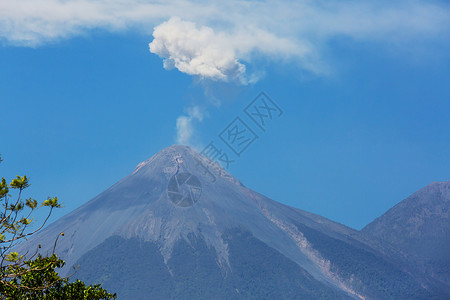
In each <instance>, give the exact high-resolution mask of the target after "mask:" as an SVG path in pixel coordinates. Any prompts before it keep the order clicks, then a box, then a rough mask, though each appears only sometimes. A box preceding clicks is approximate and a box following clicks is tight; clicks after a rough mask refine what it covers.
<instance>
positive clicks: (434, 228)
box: [362, 181, 450, 290]
mask: <svg viewBox="0 0 450 300" xmlns="http://www.w3.org/2000/svg"><path fill="white" fill-rule="evenodd" d="M362 231H363V232H364V233H366V234H368V235H371V236H375V237H377V238H378V239H379V240H382V241H384V242H387V243H390V244H391V245H392V246H393V247H395V248H397V249H399V250H400V251H401V252H402V253H403V255H404V256H405V257H406V259H407V260H408V261H409V262H410V263H411V264H413V265H415V266H417V267H418V270H419V271H422V272H424V273H426V274H428V275H430V276H431V277H433V278H434V279H436V280H437V281H439V282H441V283H442V284H443V285H444V286H446V287H447V289H448V290H450V181H447V182H435V183H432V184H430V185H428V186H426V187H425V188H423V189H421V190H420V191H418V192H416V193H414V194H412V195H411V196H409V197H408V198H407V199H405V200H403V201H402V202H400V203H399V204H397V205H396V206H394V207H393V208H391V209H390V210H388V211H387V212H386V213H385V214H383V215H382V216H381V217H379V218H377V219H376V220H375V221H373V222H372V223H370V224H369V225H367V226H366V227H365V228H363V230H362Z"/></svg>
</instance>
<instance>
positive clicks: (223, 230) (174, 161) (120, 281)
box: [21, 146, 439, 299]
mask: <svg viewBox="0 0 450 300" xmlns="http://www.w3.org/2000/svg"><path fill="white" fill-rule="evenodd" d="M60 232H64V233H65V237H64V238H62V239H60V240H59V241H58V245H57V249H56V253H57V254H58V255H60V256H61V257H62V258H63V259H64V260H66V267H65V268H63V269H62V270H61V273H62V275H67V274H69V273H71V271H72V269H71V267H72V266H79V269H78V271H77V273H76V275H75V277H77V278H80V279H81V280H83V281H86V282H89V283H102V284H103V286H104V287H105V288H106V289H108V290H111V291H117V293H118V295H119V299H433V298H436V299H437V298H438V297H439V294H438V292H436V291H437V288H436V286H435V282H434V281H433V279H429V278H428V277H424V276H425V275H423V276H422V275H417V274H414V275H411V274H412V272H411V270H412V269H411V268H409V267H408V266H407V265H406V260H403V258H402V257H403V256H402V255H403V254H402V253H401V251H397V250H396V249H395V248H394V247H392V246H391V244H384V243H383V242H382V241H380V240H379V239H377V238H375V237H372V236H370V235H368V234H364V233H362V232H360V231H357V230H353V229H351V228H348V227H346V226H344V225H341V224H338V223H335V222H333V221H330V220H328V219H326V218H323V217H321V216H318V215H315V214H311V213H308V212H306V211H302V210H299V209H296V208H292V207H289V206H286V205H283V204H281V203H278V202H276V201H273V200H271V199H268V198H267V197H265V196H263V195H261V194H258V193H257V192H254V191H252V190H251V189H249V188H247V187H245V186H244V185H243V184H242V183H241V182H240V181H239V180H237V179H235V178H234V177H233V176H231V175H230V174H229V173H227V172H225V171H224V170H223V169H221V168H220V167H219V166H218V165H216V164H214V163H211V162H210V161H209V160H208V159H206V158H204V157H203V156H201V155H200V154H198V153H197V152H195V151H194V150H192V149H190V148H189V147H185V146H172V147H169V148H166V149H164V150H162V151H161V152H159V153H157V154H156V155H154V156H153V157H152V158H150V159H149V160H146V161H144V162H142V163H140V164H139V165H138V166H137V167H136V169H135V170H134V172H133V173H132V174H130V175H128V176H127V177H125V178H124V179H122V180H121V181H119V182H117V183H116V184H114V185H113V186H111V187H110V188H109V189H107V190H106V191H104V192H103V193H101V194H100V195H98V196H97V197H95V198H94V199H92V200H90V201H89V202H87V203H86V204H84V205H83V206H81V207H80V208H78V209H76V210H75V211H73V212H71V213H69V214H68V215H66V216H64V217H62V218H61V219H59V220H58V221H56V222H55V223H53V224H51V225H49V226H48V227H47V228H46V229H44V230H42V231H41V232H40V233H39V234H37V235H35V236H34V237H33V238H32V239H30V240H29V241H28V242H27V243H26V244H25V245H22V246H21V247H22V250H23V249H26V248H29V247H33V246H35V245H36V244H37V243H40V244H42V245H46V246H48V248H47V249H43V251H50V250H51V248H52V247H53V242H54V239H55V237H56V236H57V235H58V234H59V233H60Z"/></svg>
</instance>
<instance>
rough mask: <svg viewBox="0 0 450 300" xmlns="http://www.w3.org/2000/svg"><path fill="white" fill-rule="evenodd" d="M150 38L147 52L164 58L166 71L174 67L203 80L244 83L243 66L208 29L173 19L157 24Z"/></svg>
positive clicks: (224, 41) (224, 40) (219, 35)
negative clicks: (152, 38) (151, 39)
mask: <svg viewBox="0 0 450 300" xmlns="http://www.w3.org/2000/svg"><path fill="white" fill-rule="evenodd" d="M153 37H154V40H153V41H152V42H151V43H150V44H149V46H150V52H152V53H154V54H157V55H159V56H160V57H162V58H163V59H164V68H165V69H167V70H170V69H172V68H177V69H178V70H179V71H181V72H183V73H186V74H189V75H196V76H199V77H200V78H202V79H211V80H214V81H227V82H228V81H238V82H240V83H243V84H245V83H247V80H246V79H245V78H244V74H245V66H244V65H243V64H241V63H240V62H239V61H238V59H237V58H236V54H235V50H234V48H233V45H231V44H230V43H228V40H229V39H228V38H227V37H225V36H224V34H222V33H216V32H214V30H213V29H212V28H210V27H207V26H201V27H198V26H197V25H196V24H195V23H193V22H187V21H182V20H181V19H180V18H178V17H173V18H171V19H170V20H169V21H167V22H164V23H162V24H161V25H158V26H157V27H156V28H155V30H154V32H153Z"/></svg>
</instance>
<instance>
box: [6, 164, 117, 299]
mask: <svg viewBox="0 0 450 300" xmlns="http://www.w3.org/2000/svg"><path fill="white" fill-rule="evenodd" d="M1 161H2V159H1V156H0V162H1ZM29 186H30V184H29V179H28V178H27V176H26V175H24V176H16V178H15V179H13V180H12V181H11V183H9V184H8V183H7V182H6V179H5V178H2V180H1V181H0V204H1V206H2V209H0V299H55V300H58V299H61V300H62V299H74V300H76V299H89V300H91V299H92V300H96V299H115V298H116V294H110V293H108V292H107V291H106V290H104V289H103V288H101V287H100V285H86V284H85V283H84V282H82V281H79V280H76V281H74V282H70V281H69V278H68V277H65V278H61V277H60V276H59V275H58V273H57V272H56V271H55V269H57V268H61V267H63V266H64V261H63V260H62V259H60V258H58V257H57V256H56V254H55V253H54V252H55V247H56V243H57V240H58V238H59V236H58V237H57V238H56V241H55V245H54V247H53V253H52V254H51V255H50V256H42V255H40V254H38V250H39V249H36V251H35V252H34V254H32V255H31V256H29V257H27V253H25V254H24V255H20V254H19V253H17V252H12V251H11V250H12V249H13V248H14V247H15V246H16V245H17V244H18V243H19V242H21V241H23V240H25V239H26V237H28V236H31V235H33V234H35V233H37V232H38V231H39V230H40V229H41V228H42V227H43V226H44V225H45V223H46V222H47V220H48V218H49V217H50V215H51V213H52V211H53V209H54V208H58V207H60V206H61V205H60V203H59V202H58V198H57V197H53V198H48V199H47V200H45V201H43V202H42V203H41V205H40V206H41V207H42V206H45V207H48V208H49V209H50V210H49V212H48V215H47V217H46V219H45V220H44V222H43V223H42V224H41V225H40V226H38V228H37V229H35V230H28V228H29V226H30V224H32V218H31V214H32V212H33V211H34V210H35V209H37V207H38V201H37V200H35V199H32V198H28V199H25V200H23V199H22V192H23V191H24V190H25V189H26V188H28V187H29ZM10 190H16V191H17V194H18V195H17V197H14V198H13V197H12V195H11V193H10ZM63 235H64V233H61V236H63ZM38 248H40V245H39V246H38Z"/></svg>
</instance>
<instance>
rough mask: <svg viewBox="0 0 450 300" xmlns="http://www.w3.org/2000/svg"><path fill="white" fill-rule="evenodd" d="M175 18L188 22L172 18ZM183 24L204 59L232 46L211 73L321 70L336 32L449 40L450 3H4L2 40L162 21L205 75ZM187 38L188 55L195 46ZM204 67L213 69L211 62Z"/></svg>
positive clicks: (18, 41)
mask: <svg viewBox="0 0 450 300" xmlns="http://www.w3.org/2000/svg"><path fill="white" fill-rule="evenodd" d="M174 16H177V17H179V18H180V19H172V20H171V21H168V20H170V18H171V17H174ZM181 20H183V21H181ZM182 22H186V23H182ZM181 24H184V25H186V26H188V27H189V29H191V30H193V32H195V33H197V34H200V35H199V36H197V37H195V39H194V40H193V41H192V43H193V44H198V45H206V46H207V49H209V50H205V51H203V53H202V55H200V56H201V57H204V56H205V52H206V51H212V52H213V54H212V55H213V56H214V51H217V47H221V46H223V45H225V49H224V50H225V53H226V54H227V56H228V59H229V61H226V60H225V62H224V63H223V64H224V65H225V67H224V66H222V65H220V66H219V65H216V66H215V67H213V68H211V69H210V70H209V71H208V72H213V73H214V72H215V75H213V77H214V76H215V78H220V77H221V76H222V78H223V74H224V73H225V72H226V71H224V70H223V68H225V70H227V71H228V67H230V66H231V67H230V68H231V69H232V70H233V71H235V72H237V73H239V72H242V65H244V63H243V62H245V61H247V62H248V61H251V59H252V57H253V56H255V55H263V56H266V57H270V58H271V59H281V60H284V59H289V60H291V61H295V62H296V63H297V64H298V66H300V67H301V68H303V69H307V70H310V71H313V72H321V71H322V68H321V65H320V63H319V62H320V53H321V48H322V47H323V45H326V43H327V42H328V41H330V40H331V39H333V38H336V37H347V38H350V39H353V40H356V41H375V42H379V44H380V45H383V44H385V42H387V41H389V42H396V43H398V44H403V43H405V45H406V47H410V45H411V43H419V44H423V43H424V42H426V41H436V40H444V39H448V36H449V34H448V32H449V30H450V8H449V5H448V4H445V3H444V2H440V1H418V0H412V1H405V0H401V1H383V0H381V1H375V2H373V1H354V0H330V1H310V0H298V1H290V0H276V1H275V0H268V1H260V0H258V1H256V0H255V1H248V0H247V1H244V0H230V1H206V0H196V1H187V0H165V1H161V0H159V1H145V0H20V1H15V0H0V39H1V40H3V41H4V42H6V43H8V44H13V45H25V46H38V45H41V44H43V43H46V42H54V41H57V40H59V39H62V38H70V37H72V36H76V35H80V34H88V33H89V31H90V30H92V29H102V30H108V31H113V32H116V31H126V30H131V29H134V30H136V29H137V30H141V31H143V32H147V33H148V34H150V33H152V32H153V29H154V27H155V26H157V27H156V29H157V30H156V31H155V34H157V35H159V38H160V39H163V37H164V36H165V38H166V39H165V40H164V42H165V44H164V45H161V44H160V46H161V47H164V46H165V47H166V50H168V51H169V52H168V53H166V54H170V55H173V57H172V58H169V57H166V56H164V57H166V58H168V61H167V62H168V63H169V62H173V63H174V66H175V67H177V68H178V67H179V68H182V69H183V70H185V71H186V72H191V73H196V72H197V73H202V72H200V71H199V70H198V66H196V67H194V66H193V64H194V63H196V61H195V60H194V59H195V58H197V56H196V55H195V53H194V55H193V53H192V51H191V52H189V54H190V55H191V57H192V58H193V59H192V60H180V59H179V57H178V56H177V54H180V53H179V52H176V51H175V50H174V49H173V46H174V45H173V42H176V38H175V37H174V36H171V38H169V36H168V34H167V31H165V30H167V29H168V28H169V27H172V28H174V29H176V30H178V31H177V32H178V34H179V35H180V34H182V33H183V32H184V33H187V30H184V31H183V28H180V25H181ZM158 25H160V26H158ZM177 26H178V27H177ZM178 38H179V37H178ZM183 42H184V45H183V46H184V48H180V49H182V52H183V53H184V52H185V51H187V50H188V49H187V48H186V47H188V46H189V44H188V43H187V41H186V40H185V39H183ZM158 43H159V42H158V38H157V43H156V44H158ZM169 46H170V47H172V48H170V47H169ZM155 47H156V46H155ZM161 49H162V48H161ZM155 51H156V50H155ZM171 51H172V52H171ZM173 51H175V52H173ZM180 51H181V50H180ZM231 57H234V59H236V60H237V62H236V60H233V59H231ZM227 63H231V65H230V66H229V65H228V64H227ZM201 64H204V65H206V66H207V68H209V67H210V64H209V62H208V61H202V62H201ZM240 64H241V65H240ZM239 70H241V71H239ZM221 73H222V74H221ZM208 74H209V73H208Z"/></svg>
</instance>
